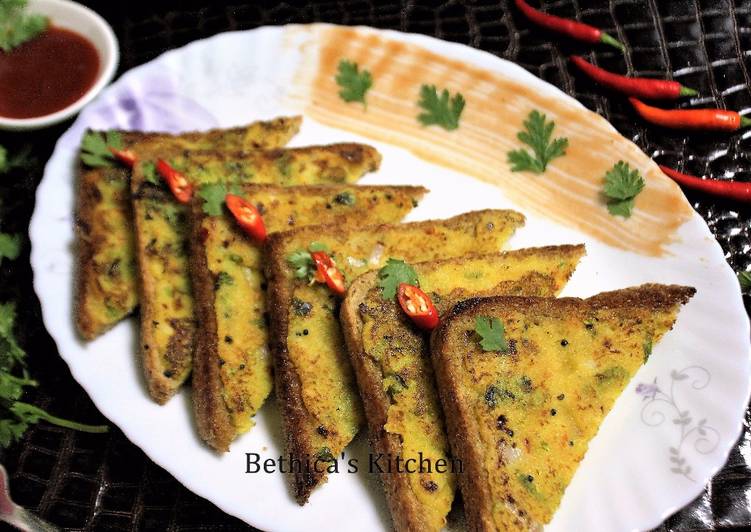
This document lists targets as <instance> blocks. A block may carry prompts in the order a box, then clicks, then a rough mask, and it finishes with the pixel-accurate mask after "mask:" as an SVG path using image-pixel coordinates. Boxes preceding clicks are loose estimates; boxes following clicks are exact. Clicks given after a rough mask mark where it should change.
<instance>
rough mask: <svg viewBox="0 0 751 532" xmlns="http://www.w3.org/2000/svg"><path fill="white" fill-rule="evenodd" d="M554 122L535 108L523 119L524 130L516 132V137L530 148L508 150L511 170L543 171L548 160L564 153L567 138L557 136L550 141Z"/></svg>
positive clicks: (538, 172)
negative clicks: (529, 149)
mask: <svg viewBox="0 0 751 532" xmlns="http://www.w3.org/2000/svg"><path fill="white" fill-rule="evenodd" d="M554 128H555V122H553V121H552V120H551V121H550V122H548V121H547V117H546V116H545V115H544V114H542V113H540V112H539V111H537V110H533V111H532V112H530V113H529V115H528V116H527V119H526V120H525V121H524V131H520V132H519V133H517V135H516V137H517V138H518V139H519V140H520V141H521V142H523V143H524V144H526V145H527V146H529V147H530V148H532V153H530V152H529V151H528V150H524V149H519V150H512V151H510V152H508V163H509V164H510V165H511V171H512V172H532V173H535V174H541V173H543V172H544V171H545V170H546V169H547V167H548V164H549V163H550V161H552V160H553V159H556V158H558V157H562V156H564V155H566V148H568V139H567V138H563V137H561V138H557V139H554V140H552V141H551V138H552V136H553V129H554Z"/></svg>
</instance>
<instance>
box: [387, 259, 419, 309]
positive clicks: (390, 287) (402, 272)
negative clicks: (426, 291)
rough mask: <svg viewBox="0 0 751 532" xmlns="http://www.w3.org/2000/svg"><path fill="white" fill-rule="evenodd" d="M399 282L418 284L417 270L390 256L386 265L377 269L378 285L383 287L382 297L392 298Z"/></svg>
mask: <svg viewBox="0 0 751 532" xmlns="http://www.w3.org/2000/svg"><path fill="white" fill-rule="evenodd" d="M401 283H407V284H411V285H412V286H420V280H419V279H418V277H417V272H416V271H415V269H414V268H413V267H412V266H410V265H409V264H407V263H406V262H404V261H403V260H398V259H392V258H390V259H389V260H387V261H386V265H385V266H384V267H383V268H381V269H380V270H379V271H378V286H380V287H381V288H382V289H383V292H382V295H383V298H384V299H393V298H394V296H396V290H397V288H399V285H400V284H401Z"/></svg>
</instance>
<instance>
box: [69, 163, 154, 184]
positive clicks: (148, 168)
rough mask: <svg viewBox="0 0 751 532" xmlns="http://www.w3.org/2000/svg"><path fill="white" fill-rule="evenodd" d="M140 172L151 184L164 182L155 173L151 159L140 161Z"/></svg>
mask: <svg viewBox="0 0 751 532" xmlns="http://www.w3.org/2000/svg"><path fill="white" fill-rule="evenodd" d="M84 162H85V161H84ZM141 172H143V178H144V179H145V180H146V181H148V182H149V183H151V184H152V185H161V184H163V183H164V182H163V181H162V180H161V179H160V178H159V176H158V175H157V173H156V164H154V162H153V161H144V162H142V163H141Z"/></svg>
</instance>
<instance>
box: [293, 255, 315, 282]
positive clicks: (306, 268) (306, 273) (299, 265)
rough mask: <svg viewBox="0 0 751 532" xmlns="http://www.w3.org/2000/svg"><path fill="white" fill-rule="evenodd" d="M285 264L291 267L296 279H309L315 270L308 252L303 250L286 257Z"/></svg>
mask: <svg viewBox="0 0 751 532" xmlns="http://www.w3.org/2000/svg"><path fill="white" fill-rule="evenodd" d="M287 263H288V264H289V265H290V266H291V267H292V269H293V270H294V275H295V277H297V278H298V279H305V278H309V277H310V276H312V275H313V271H314V270H315V264H314V263H313V258H312V257H311V256H310V252H309V251H306V250H304V249H298V250H296V251H293V252H292V253H290V254H289V255H287Z"/></svg>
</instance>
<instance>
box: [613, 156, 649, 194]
mask: <svg viewBox="0 0 751 532" xmlns="http://www.w3.org/2000/svg"><path fill="white" fill-rule="evenodd" d="M644 185H645V183H644V178H643V177H642V176H641V174H639V171H638V170H634V169H632V168H631V167H630V166H629V164H628V163H626V162H624V161H618V162H617V163H616V164H615V166H613V168H611V169H610V170H608V171H607V172H606V173H605V188H604V193H605V195H606V196H607V197H608V198H610V199H614V200H625V199H632V198H634V197H635V196H636V195H637V194H639V192H641V191H642V190H643V189H644Z"/></svg>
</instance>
